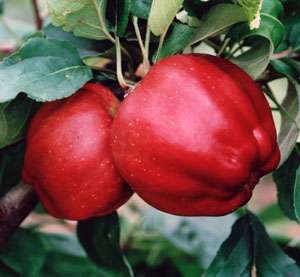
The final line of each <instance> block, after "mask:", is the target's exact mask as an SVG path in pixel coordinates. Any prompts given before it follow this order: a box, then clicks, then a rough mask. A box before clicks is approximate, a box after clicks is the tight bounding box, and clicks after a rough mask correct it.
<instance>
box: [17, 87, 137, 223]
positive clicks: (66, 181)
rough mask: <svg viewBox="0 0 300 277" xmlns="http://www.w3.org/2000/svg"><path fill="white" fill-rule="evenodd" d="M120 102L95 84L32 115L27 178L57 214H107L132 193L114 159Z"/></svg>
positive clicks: (81, 216)
mask: <svg viewBox="0 0 300 277" xmlns="http://www.w3.org/2000/svg"><path fill="white" fill-rule="evenodd" d="M118 106H119V102H118V100H117V99H116V98H115V96H114V95H113V94H112V93H111V91H110V90H108V89H107V88H105V87H103V86H101V85H99V84H91V83H90V84H87V85H85V86H84V88H83V89H81V90H80V91H79V92H77V93H76V94H75V95H73V96H71V97H69V98H67V99H65V100H60V101H55V102H50V103H46V104H43V106H42V108H41V109H40V110H39V111H38V112H37V114H36V115H35V117H34V118H33V120H32V122H31V125H30V128H29V132H28V137H27V148H26V154H25V164H24V170H23V180H24V182H26V183H28V184H31V185H33V186H34V188H35V190H36V192H37V194H38V196H39V199H40V201H41V202H42V204H43V205H44V207H45V208H46V209H47V211H48V212H49V213H50V214H52V215H53V216H56V217H59V218H65V219H72V220H82V219H86V218H89V217H93V216H99V215H105V214H108V213H110V212H112V211H114V210H116V209H117V208H118V207H120V206H121V205H122V204H123V203H124V202H126V201H127V200H128V198H129V197H130V196H131V194H132V192H131V190H130V188H129V187H128V186H127V185H126V184H124V182H123V180H122V179H121V177H120V176H119V174H118V172H117V170H116V168H115V166H114V163H113V161H112V153H111V146H110V131H111V130H110V129H111V125H112V117H113V115H114V114H115V112H116V110H117V108H118Z"/></svg>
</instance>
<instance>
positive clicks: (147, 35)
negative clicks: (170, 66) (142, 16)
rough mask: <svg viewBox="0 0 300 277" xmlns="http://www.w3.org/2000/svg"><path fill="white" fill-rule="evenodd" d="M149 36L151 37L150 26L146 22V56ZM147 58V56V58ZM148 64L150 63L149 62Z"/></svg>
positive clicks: (147, 54)
mask: <svg viewBox="0 0 300 277" xmlns="http://www.w3.org/2000/svg"><path fill="white" fill-rule="evenodd" d="M150 38H151V31H150V26H149V24H147V29H146V38H145V51H146V56H147V57H149V47H150ZM148 60H149V58H148ZM149 65H150V63H149Z"/></svg>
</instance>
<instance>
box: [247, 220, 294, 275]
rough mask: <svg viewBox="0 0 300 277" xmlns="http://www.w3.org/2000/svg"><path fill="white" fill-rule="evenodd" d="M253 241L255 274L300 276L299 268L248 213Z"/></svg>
mask: <svg viewBox="0 0 300 277" xmlns="http://www.w3.org/2000/svg"><path fill="white" fill-rule="evenodd" d="M249 217H250V222H249V224H251V225H252V226H253V227H252V229H253V233H254V237H255V238H256V241H255V247H256V248H255V250H256V251H255V252H256V253H255V254H256V257H255V258H256V259H255V266H256V272H257V276H267V277H268V276H270V277H271V276H300V268H299V266H298V265H297V264H296V262H295V261H294V260H293V259H291V258H290V257H289V256H287V255H286V254H285V253H284V252H283V251H282V250H281V248H279V246H278V245H277V244H275V243H274V242H273V241H272V240H271V238H270V237H269V236H268V234H267V232H266V229H265V228H264V226H263V225H262V224H261V222H259V220H258V219H257V218H256V217H255V216H254V215H252V214H250V216H249Z"/></svg>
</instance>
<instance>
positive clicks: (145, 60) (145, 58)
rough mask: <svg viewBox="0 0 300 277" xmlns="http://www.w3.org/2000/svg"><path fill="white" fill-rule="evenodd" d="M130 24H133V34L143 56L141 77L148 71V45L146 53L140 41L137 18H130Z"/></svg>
mask: <svg viewBox="0 0 300 277" xmlns="http://www.w3.org/2000/svg"><path fill="white" fill-rule="evenodd" d="M132 23H133V26H134V31H135V34H136V37H137V40H138V43H139V46H140V49H141V52H142V56H143V76H145V75H146V74H147V73H148V71H149V69H150V62H149V57H148V51H149V50H148V49H149V45H148V49H147V51H146V48H145V46H144V43H143V40H142V36H141V32H140V29H139V25H138V18H137V16H133V17H132ZM146 38H147V31H146Z"/></svg>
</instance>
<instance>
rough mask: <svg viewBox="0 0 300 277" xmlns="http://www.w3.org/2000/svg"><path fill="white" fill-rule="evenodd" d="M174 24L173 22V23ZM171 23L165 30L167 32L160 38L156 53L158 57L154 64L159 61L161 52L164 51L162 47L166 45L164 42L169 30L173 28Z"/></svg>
mask: <svg viewBox="0 0 300 277" xmlns="http://www.w3.org/2000/svg"><path fill="white" fill-rule="evenodd" d="M171 23H172V22H171ZM171 23H170V24H169V25H168V26H167V28H166V29H165V31H164V32H163V33H162V34H161V36H160V39H159V44H158V48H157V52H156V57H155V59H154V63H156V62H157V61H158V59H159V55H160V51H161V49H162V46H163V44H164V41H165V38H166V35H167V33H168V30H169V28H170V26H171Z"/></svg>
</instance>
